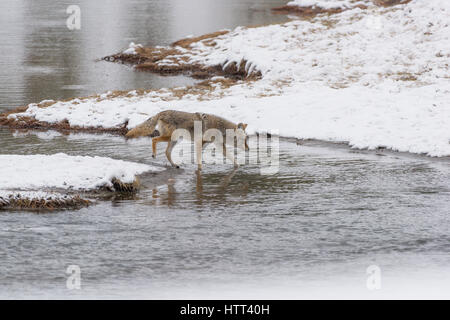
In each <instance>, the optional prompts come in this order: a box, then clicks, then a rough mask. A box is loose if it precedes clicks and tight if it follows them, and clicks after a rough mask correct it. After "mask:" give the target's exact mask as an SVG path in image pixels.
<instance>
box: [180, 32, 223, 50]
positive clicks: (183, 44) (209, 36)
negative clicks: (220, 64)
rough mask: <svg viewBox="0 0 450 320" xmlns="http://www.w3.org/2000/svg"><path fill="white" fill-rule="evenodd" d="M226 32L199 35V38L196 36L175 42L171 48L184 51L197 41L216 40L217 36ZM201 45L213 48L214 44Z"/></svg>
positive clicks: (206, 42) (205, 42)
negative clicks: (181, 48) (180, 48)
mask: <svg viewBox="0 0 450 320" xmlns="http://www.w3.org/2000/svg"><path fill="white" fill-rule="evenodd" d="M228 32H229V31H226V30H223V31H216V32H213V33H207V34H204V35H201V36H198V37H192V38H185V39H181V40H178V41H175V42H174V43H172V46H173V47H183V48H185V49H188V48H189V47H190V46H191V44H193V43H194V42H199V41H202V40H206V39H214V38H216V37H218V36H222V35H224V34H227V33H228ZM203 43H204V44H206V45H208V44H209V45H212V46H214V42H209V43H208V41H204V42H203Z"/></svg>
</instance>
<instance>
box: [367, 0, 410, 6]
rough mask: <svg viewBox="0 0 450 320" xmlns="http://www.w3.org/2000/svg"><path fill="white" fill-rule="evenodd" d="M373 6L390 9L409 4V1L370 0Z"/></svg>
mask: <svg viewBox="0 0 450 320" xmlns="http://www.w3.org/2000/svg"><path fill="white" fill-rule="evenodd" d="M372 2H373V3H374V4H376V5H377V6H381V7H391V6H396V5H398V4H405V3H408V2H411V0H372Z"/></svg>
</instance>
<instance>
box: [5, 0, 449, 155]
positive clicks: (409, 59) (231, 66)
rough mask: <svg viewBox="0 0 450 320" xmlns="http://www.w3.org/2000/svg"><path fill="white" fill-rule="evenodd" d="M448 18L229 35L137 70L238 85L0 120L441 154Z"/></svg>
mask: <svg viewBox="0 0 450 320" xmlns="http://www.w3.org/2000/svg"><path fill="white" fill-rule="evenodd" d="M449 18H450V4H449V3H448V2H447V1H442V0H432V1H426V2H424V1H418V0H417V1H411V2H409V3H408V4H402V5H398V6H394V7H387V8H384V7H375V6H371V7H368V8H366V9H364V10H362V9H360V8H358V7H351V8H348V9H347V10H344V11H342V12H340V13H337V14H335V15H333V16H328V15H318V16H316V17H315V18H313V19H311V20H310V21H300V20H294V21H291V22H288V23H284V24H275V25H269V26H263V27H257V28H244V27H238V28H236V29H235V30H231V31H228V32H219V33H217V34H214V35H212V36H208V37H206V38H202V37H198V38H191V40H189V41H184V42H183V41H181V42H178V44H177V43H175V44H174V45H172V46H168V47H156V48H150V49H151V50H150V49H148V50H147V51H145V52H146V53H145V55H147V54H149V55H150V56H147V57H145V58H146V59H147V60H148V59H151V57H153V58H154V59H153V60H151V61H150V62H149V61H147V62H144V64H145V63H151V64H152V68H150V69H153V70H152V71H158V70H165V71H164V72H167V71H168V70H173V71H174V72H176V71H177V70H181V71H182V70H186V69H189V68H191V67H192V66H195V68H199V69H201V68H204V70H212V69H214V70H218V69H220V70H223V71H224V72H225V74H224V75H225V76H227V74H226V73H228V74H236V73H239V74H241V75H242V77H241V78H242V79H241V80H236V79H234V80H233V81H234V82H233V83H229V82H227V79H224V78H217V77H216V78H213V79H212V80H210V82H207V84H204V85H203V86H200V87H198V86H194V87H190V88H186V87H180V88H172V89H161V90H157V91H147V92H137V91H131V92H127V93H120V94H115V93H114V92H110V93H106V94H104V95H100V96H96V97H90V98H84V99H83V98H80V99H74V100H70V101H66V102H51V103H43V104H41V105H38V104H31V105H29V106H28V108H27V109H26V110H25V111H23V110H21V111H23V112H18V113H12V114H8V115H4V116H3V119H2V122H3V123H4V124H8V125H10V126H12V127H14V126H17V127H27V125H28V124H31V125H32V126H34V127H40V126H42V127H45V126H46V125H47V126H48V125H49V124H50V125H49V126H50V127H51V126H53V127H55V128H58V126H64V128H66V129H70V128H74V129H79V128H85V129H89V128H90V129H98V130H117V131H120V132H123V131H124V128H125V127H126V128H127V129H130V128H133V127H134V126H136V125H137V124H139V123H140V122H142V121H143V120H145V119H147V118H148V117H150V116H152V115H153V114H155V113H157V112H159V111H162V110H166V109H169V108H170V109H179V110H185V111H201V112H210V113H215V114H218V115H221V116H224V117H226V118H229V119H230V120H233V121H245V122H247V123H248V124H249V127H248V130H249V131H250V132H255V131H268V130H276V131H278V132H279V133H280V134H281V135H283V136H290V137H297V138H303V139H308V138H314V139H321V140H326V141H333V142H345V143H348V144H349V145H351V146H352V147H356V148H368V149H374V148H379V147H382V148H388V149H391V150H396V151H405V152H412V153H420V154H427V155H429V156H448V155H450V143H449V141H450V125H449V124H450V104H449V102H448V95H449V94H450V79H449V76H448V74H449V66H448V58H449V57H450V36H449V35H450V32H449V31H450V27H449V24H448V21H449ZM131 49H133V50H131ZM131 49H127V50H126V51H125V54H127V55H129V56H132V57H134V59H136V61H139V62H141V61H140V58H142V57H143V55H142V56H140V50H145V49H146V48H141V47H140V46H136V45H133V46H132V48H131ZM155 50H158V51H159V52H158V54H155ZM143 52H144V51H143ZM161 53H164V54H161ZM227 70H228V72H227ZM181 71H180V72H181ZM248 77H250V78H251V79H252V80H251V81H249V80H248V79H247V78H248ZM255 79H259V80H256V81H254V80H255Z"/></svg>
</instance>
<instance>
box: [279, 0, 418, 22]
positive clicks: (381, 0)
mask: <svg viewBox="0 0 450 320" xmlns="http://www.w3.org/2000/svg"><path fill="white" fill-rule="evenodd" d="M410 1H411V0H372V2H373V4H374V5H377V6H380V7H390V6H395V5H398V4H405V3H408V2H410ZM354 2H356V1H354ZM353 8H360V9H367V6H365V5H363V4H357V5H355V6H353V7H352V8H348V9H342V8H329V9H325V8H321V7H317V6H304V7H302V6H293V5H284V6H281V7H275V8H272V12H273V13H277V14H295V15H297V16H300V17H303V18H306V19H308V18H312V17H315V16H316V15H318V14H328V15H332V14H336V13H340V12H342V11H344V10H349V9H353Z"/></svg>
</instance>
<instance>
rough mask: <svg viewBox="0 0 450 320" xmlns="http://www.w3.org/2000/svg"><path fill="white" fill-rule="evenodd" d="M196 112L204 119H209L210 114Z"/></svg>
mask: <svg viewBox="0 0 450 320" xmlns="http://www.w3.org/2000/svg"><path fill="white" fill-rule="evenodd" d="M195 114H196V115H197V116H198V117H199V118H200V119H202V120H206V119H208V115H207V114H206V113H200V112H196V113H195Z"/></svg>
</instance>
